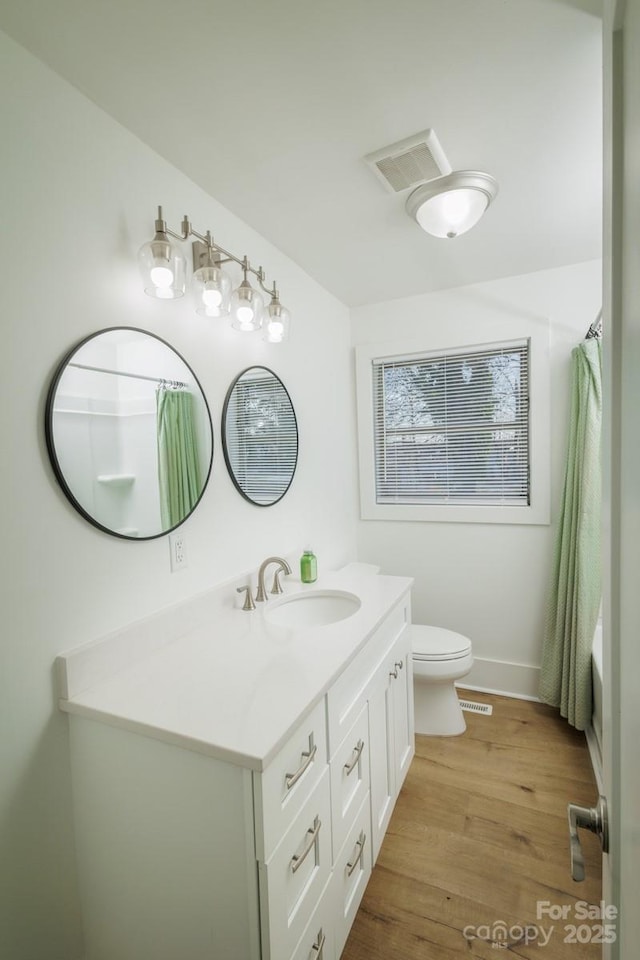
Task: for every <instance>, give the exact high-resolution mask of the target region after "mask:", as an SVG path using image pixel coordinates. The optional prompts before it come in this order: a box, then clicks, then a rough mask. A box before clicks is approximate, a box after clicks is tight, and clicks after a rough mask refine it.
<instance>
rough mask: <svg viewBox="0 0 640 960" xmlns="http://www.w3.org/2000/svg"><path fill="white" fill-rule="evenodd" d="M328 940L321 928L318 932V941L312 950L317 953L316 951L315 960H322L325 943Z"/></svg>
mask: <svg viewBox="0 0 640 960" xmlns="http://www.w3.org/2000/svg"><path fill="white" fill-rule="evenodd" d="M326 939H327V938H326V936H325V935H324V933H323V932H322V927H320V929H319V930H318V939H317V940H316V942H315V943H314V944H313V946H312V947H311V949H312V950H315V951H316V958H315V960H322V956H323V950H324V943H325V940H326Z"/></svg>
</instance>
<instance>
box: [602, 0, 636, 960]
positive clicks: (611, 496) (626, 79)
mask: <svg viewBox="0 0 640 960" xmlns="http://www.w3.org/2000/svg"><path fill="white" fill-rule="evenodd" d="M604 84H605V89H604V93H605V98H604V110H605V116H604V134H605V190H604V277H603V279H604V297H603V316H604V327H605V334H604V340H603V347H604V370H603V374H604V464H605V475H604V520H605V523H604V550H605V565H604V569H605V571H606V578H605V582H604V681H605V682H604V690H603V700H604V703H603V714H604V730H603V747H604V751H603V752H604V756H603V766H604V789H605V794H606V799H607V803H608V809H609V821H610V834H611V836H610V852H609V854H608V855H607V856H605V857H604V858H603V896H604V898H605V900H606V902H607V903H608V904H613V905H615V906H616V907H617V908H618V913H619V916H618V931H617V939H616V942H615V943H614V944H612V945H611V947H610V948H605V956H607V957H609V956H610V957H611V960H625V958H628V957H634V956H636V955H637V946H638V943H640V911H638V906H637V902H638V889H639V888H640V831H639V829H638V824H639V823H640V764H639V763H638V743H640V711H639V710H638V709H637V707H636V706H635V704H634V700H635V702H636V703H637V686H638V677H640V590H638V582H639V573H640V98H639V97H638V90H640V2H639V0H628V2H626V3H625V2H624V0H605V2H604Z"/></svg>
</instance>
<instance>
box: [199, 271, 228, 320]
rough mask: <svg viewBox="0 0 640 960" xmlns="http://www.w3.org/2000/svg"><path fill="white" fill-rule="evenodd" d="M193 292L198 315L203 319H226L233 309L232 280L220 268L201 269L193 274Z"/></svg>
mask: <svg viewBox="0 0 640 960" xmlns="http://www.w3.org/2000/svg"><path fill="white" fill-rule="evenodd" d="M191 290H192V293H193V298H194V300H195V304H196V313H198V314H200V316H201V317H226V316H228V314H229V311H230V308H231V280H230V279H229V276H228V274H226V273H225V272H224V270H222V269H221V268H220V267H216V266H204V267H200V268H199V269H198V270H196V271H195V273H194V274H193V278H192V280H191Z"/></svg>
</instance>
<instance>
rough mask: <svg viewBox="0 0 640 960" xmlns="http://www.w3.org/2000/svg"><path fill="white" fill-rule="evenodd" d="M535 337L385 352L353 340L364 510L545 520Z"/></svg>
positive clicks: (542, 388) (545, 455)
mask: <svg viewBox="0 0 640 960" xmlns="http://www.w3.org/2000/svg"><path fill="white" fill-rule="evenodd" d="M539 340H544V338H539ZM539 340H537V339H536V338H534V337H529V336H527V337H522V338H520V339H517V340H509V341H501V342H496V343H488V344H471V345H460V346H453V347H450V348H440V349H436V350H433V351H426V350H421V351H415V350H412V351H411V352H409V351H408V350H402V352H401V351H400V350H399V349H398V351H397V352H394V353H393V354H387V355H385V356H380V355H379V354H378V351H377V350H376V348H375V347H374V346H373V345H371V346H369V345H367V346H365V347H358V351H357V352H358V364H357V370H358V408H359V424H360V430H359V433H360V467H361V499H362V516H363V518H364V519H395V520H403V519H406V520H421V519H422V520H443V521H467V522H490V523H548V522H549V518H548V512H549V511H548V499H549V490H548V486H549V483H548V472H549V428H548V403H549V400H548V362H547V363H545V362H544V358H545V354H546V349H547V348H546V347H545V346H544V344H543V343H542V344H541V343H540V342H539ZM378 349H379V348H378ZM534 386H535V388H536V389H535V390H534V389H533V387H534ZM367 393H368V397H367ZM534 400H535V403H534V402H533V401H534ZM545 422H546V425H545ZM534 452H535V453H536V456H535V457H534Z"/></svg>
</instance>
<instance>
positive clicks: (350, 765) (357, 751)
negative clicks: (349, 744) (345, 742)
mask: <svg viewBox="0 0 640 960" xmlns="http://www.w3.org/2000/svg"><path fill="white" fill-rule="evenodd" d="M363 750H364V740H358V742H357V744H356V745H355V747H354V750H353V760H351V762H350V763H345V765H344V769H345V770H346V771H347V776H349V774H350V773H351V772H352V771H353V770H355V768H356V766H357V764H358V760H359V759H360V755H361V753H362V751H363Z"/></svg>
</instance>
